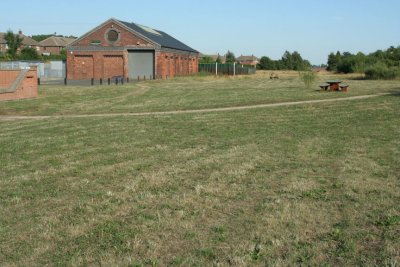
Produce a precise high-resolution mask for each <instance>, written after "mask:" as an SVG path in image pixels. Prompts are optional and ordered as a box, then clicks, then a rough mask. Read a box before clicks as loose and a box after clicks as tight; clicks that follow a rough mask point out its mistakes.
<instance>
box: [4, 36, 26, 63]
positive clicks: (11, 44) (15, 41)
mask: <svg viewBox="0 0 400 267" xmlns="http://www.w3.org/2000/svg"><path fill="white" fill-rule="evenodd" d="M4 39H5V40H6V43H7V46H8V50H7V53H8V54H9V55H10V57H11V59H16V58H17V51H18V49H19V48H20V46H21V45H22V38H21V37H19V35H17V34H14V33H13V32H12V31H11V30H9V31H7V33H6V34H5V35H4Z"/></svg>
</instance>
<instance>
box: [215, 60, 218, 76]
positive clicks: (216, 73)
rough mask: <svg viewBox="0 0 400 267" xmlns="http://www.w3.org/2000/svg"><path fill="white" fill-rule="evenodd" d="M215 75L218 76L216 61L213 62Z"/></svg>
mask: <svg viewBox="0 0 400 267" xmlns="http://www.w3.org/2000/svg"><path fill="white" fill-rule="evenodd" d="M215 76H218V63H217V62H215Z"/></svg>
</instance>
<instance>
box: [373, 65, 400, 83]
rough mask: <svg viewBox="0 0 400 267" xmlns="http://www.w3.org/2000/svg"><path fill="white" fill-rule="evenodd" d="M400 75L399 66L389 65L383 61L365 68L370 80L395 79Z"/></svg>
mask: <svg viewBox="0 0 400 267" xmlns="http://www.w3.org/2000/svg"><path fill="white" fill-rule="evenodd" d="M399 77H400V68H399V67H388V66H386V65H385V64H383V63H377V64H375V65H373V66H371V67H369V68H367V69H366V70H365V78H366V79H370V80H394V79H396V78H399Z"/></svg>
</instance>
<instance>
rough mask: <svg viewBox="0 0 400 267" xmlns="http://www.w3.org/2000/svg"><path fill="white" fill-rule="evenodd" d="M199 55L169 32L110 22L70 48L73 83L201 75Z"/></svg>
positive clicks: (75, 42) (70, 68) (121, 22)
mask: <svg viewBox="0 0 400 267" xmlns="http://www.w3.org/2000/svg"><path fill="white" fill-rule="evenodd" d="M198 56H199V52H197V51H196V50H194V49H192V48H190V47H189V46H187V45H185V44H184V43H182V42H180V41H178V40H176V39H175V38H173V37H171V36H170V35H168V34H167V33H165V32H162V31H158V30H154V29H151V28H149V27H146V26H142V25H139V24H136V23H129V22H124V21H120V20H116V19H113V18H112V19H109V20H107V21H106V22H104V23H103V24H101V25H99V26H98V27H96V28H94V29H93V30H91V31H89V32H88V33H86V34H84V35H83V36H82V37H80V38H78V39H77V40H75V41H74V42H72V43H71V44H70V45H69V46H67V77H68V79H70V80H83V79H91V78H94V79H100V78H102V79H107V78H112V77H115V76H123V77H129V78H130V79H137V78H140V79H154V78H165V77H174V76H181V75H190V74H192V73H197V72H198Z"/></svg>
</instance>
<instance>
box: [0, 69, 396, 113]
mask: <svg viewBox="0 0 400 267" xmlns="http://www.w3.org/2000/svg"><path fill="white" fill-rule="evenodd" d="M279 77H280V79H279V80H270V79H269V72H260V73H259V74H257V75H254V76H237V77H235V78H232V77H230V78H227V77H220V78H218V79H215V78H214V77H189V78H177V79H172V80H168V81H165V80H164V81H159V80H158V81H147V82H140V83H130V84H125V85H123V86H115V85H114V86H107V85H104V86H94V87H90V86H87V87H79V86H67V87H64V86H54V85H51V86H50V85H49V86H41V87H40V89H39V98H38V99H33V100H21V101H9V102H4V101H3V102H0V115H6V114H8V115H11V114H17V115H56V114H98V113H121V112H147V111H170V110H188V109H203V108H214V107H230V106H241V105H253V104H265V103H276V102H283V101H298V100H309V99H326V98H337V97H347V96H354V95H363V94H375V93H382V92H391V91H393V90H400V86H399V83H398V82H397V81H365V80H357V79H354V78H356V77H354V76H350V75H332V74H319V75H318V76H317V79H316V81H315V82H313V84H312V89H306V88H304V84H303V81H302V80H301V79H300V78H299V75H298V73H297V72H288V73H279ZM333 78H335V79H343V80H345V81H346V82H347V83H348V84H349V85H350V90H349V92H348V93H346V94H344V93H332V92H330V93H327V92H319V91H318V89H319V87H318V84H320V83H321V82H324V81H326V80H329V79H333Z"/></svg>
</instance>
